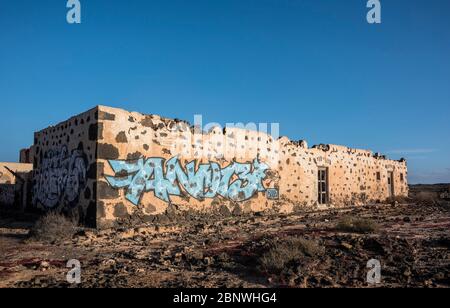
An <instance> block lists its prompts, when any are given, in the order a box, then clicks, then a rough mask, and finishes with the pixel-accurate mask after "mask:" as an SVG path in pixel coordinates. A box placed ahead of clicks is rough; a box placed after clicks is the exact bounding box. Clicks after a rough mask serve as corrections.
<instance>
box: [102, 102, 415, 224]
mask: <svg viewBox="0 0 450 308" xmlns="http://www.w3.org/2000/svg"><path fill="white" fill-rule="evenodd" d="M99 108H100V109H99V110H100V112H102V113H103V114H105V115H107V116H104V117H103V118H102V119H101V120H99V125H100V126H101V127H102V135H101V138H99V145H98V155H97V156H98V164H99V165H98V167H99V169H98V195H97V197H98V204H97V221H98V224H99V225H101V226H110V225H113V224H114V223H116V222H117V221H121V220H127V219H130V217H136V216H138V217H141V218H142V219H144V220H145V219H146V218H148V219H151V217H152V216H154V215H159V214H164V213H165V212H166V210H167V209H168V206H169V204H176V205H177V206H178V208H179V209H181V210H196V211H209V210H217V209H218V208H219V207H220V206H223V205H226V206H227V207H228V209H229V210H230V211H236V212H239V211H244V212H245V211H264V210H275V211H281V212H291V211H293V210H294V209H298V208H301V207H311V206H318V204H317V200H318V180H317V179H318V169H319V168H328V172H329V203H330V204H332V205H335V206H344V205H359V204H364V203H368V202H376V201H384V200H386V199H387V198H388V197H389V192H388V191H389V189H388V187H389V185H388V179H387V177H388V172H389V171H391V172H393V174H394V178H395V179H394V193H395V195H397V196H406V195H407V194H408V186H407V166H406V162H405V161H392V160H387V159H385V158H384V157H382V156H376V155H374V154H373V153H372V152H370V151H365V150H356V149H350V148H347V147H343V146H336V145H323V146H319V147H315V148H309V147H308V146H307V144H306V142H292V141H290V140H289V139H288V138H281V139H279V140H272V138H271V137H270V136H269V135H267V134H265V133H258V132H255V131H248V130H243V129H237V128H233V129H228V130H227V131H225V132H223V131H222V130H218V129H213V130H212V131H210V132H208V133H203V134H201V132H200V131H199V130H198V129H193V128H192V127H190V126H189V124H187V123H185V122H182V121H178V120H171V119H165V118H161V117H159V116H155V115H142V114H139V113H130V112H127V111H124V110H120V109H114V108H108V107H99ZM378 176H379V177H378Z"/></svg>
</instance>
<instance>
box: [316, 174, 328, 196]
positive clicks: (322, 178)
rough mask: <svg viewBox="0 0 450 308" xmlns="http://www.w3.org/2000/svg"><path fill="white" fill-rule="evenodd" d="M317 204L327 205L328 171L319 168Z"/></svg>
mask: <svg viewBox="0 0 450 308" xmlns="http://www.w3.org/2000/svg"><path fill="white" fill-rule="evenodd" d="M318 192H319V194H318V202H319V204H327V203H328V169H327V168H320V169H319V172H318Z"/></svg>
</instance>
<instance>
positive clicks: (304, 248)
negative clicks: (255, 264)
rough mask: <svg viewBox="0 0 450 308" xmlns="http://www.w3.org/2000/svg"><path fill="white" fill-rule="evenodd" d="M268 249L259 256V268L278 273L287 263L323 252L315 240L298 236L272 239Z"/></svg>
mask: <svg viewBox="0 0 450 308" xmlns="http://www.w3.org/2000/svg"><path fill="white" fill-rule="evenodd" d="M268 247H269V248H268V250H267V251H266V252H265V253H264V254H263V255H262V256H261V257H260V258H259V263H260V266H261V270H263V271H265V272H270V273H280V272H281V271H282V270H283V269H284V268H285V267H286V265H287V264H288V263H290V262H292V261H295V260H300V259H302V258H305V257H313V256H316V255H318V254H321V253H323V248H322V247H321V246H319V245H318V243H317V242H315V241H311V240H306V239H303V238H298V237H288V238H283V239H278V240H272V241H271V242H270V243H269V245H268Z"/></svg>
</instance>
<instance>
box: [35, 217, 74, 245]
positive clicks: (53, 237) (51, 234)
mask: <svg viewBox="0 0 450 308" xmlns="http://www.w3.org/2000/svg"><path fill="white" fill-rule="evenodd" d="M76 231H77V225H76V223H74V222H73V221H72V220H70V219H69V218H67V217H66V216H64V215H61V214H57V213H54V212H50V213H48V214H46V215H45V216H42V217H41V218H40V219H39V220H38V221H37V222H36V224H35V225H34V226H33V228H32V229H31V231H30V236H31V239H32V240H36V241H41V242H57V241H63V240H66V239H69V238H71V237H72V236H73V235H74V234H75V232H76Z"/></svg>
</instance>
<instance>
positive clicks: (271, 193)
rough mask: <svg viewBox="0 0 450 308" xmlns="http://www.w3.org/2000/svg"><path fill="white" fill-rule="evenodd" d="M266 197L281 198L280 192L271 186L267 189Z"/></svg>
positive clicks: (271, 198) (270, 198)
mask: <svg viewBox="0 0 450 308" xmlns="http://www.w3.org/2000/svg"><path fill="white" fill-rule="evenodd" d="M266 197H267V199H269V200H278V199H280V193H279V191H278V189H276V188H269V189H267V191H266Z"/></svg>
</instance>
